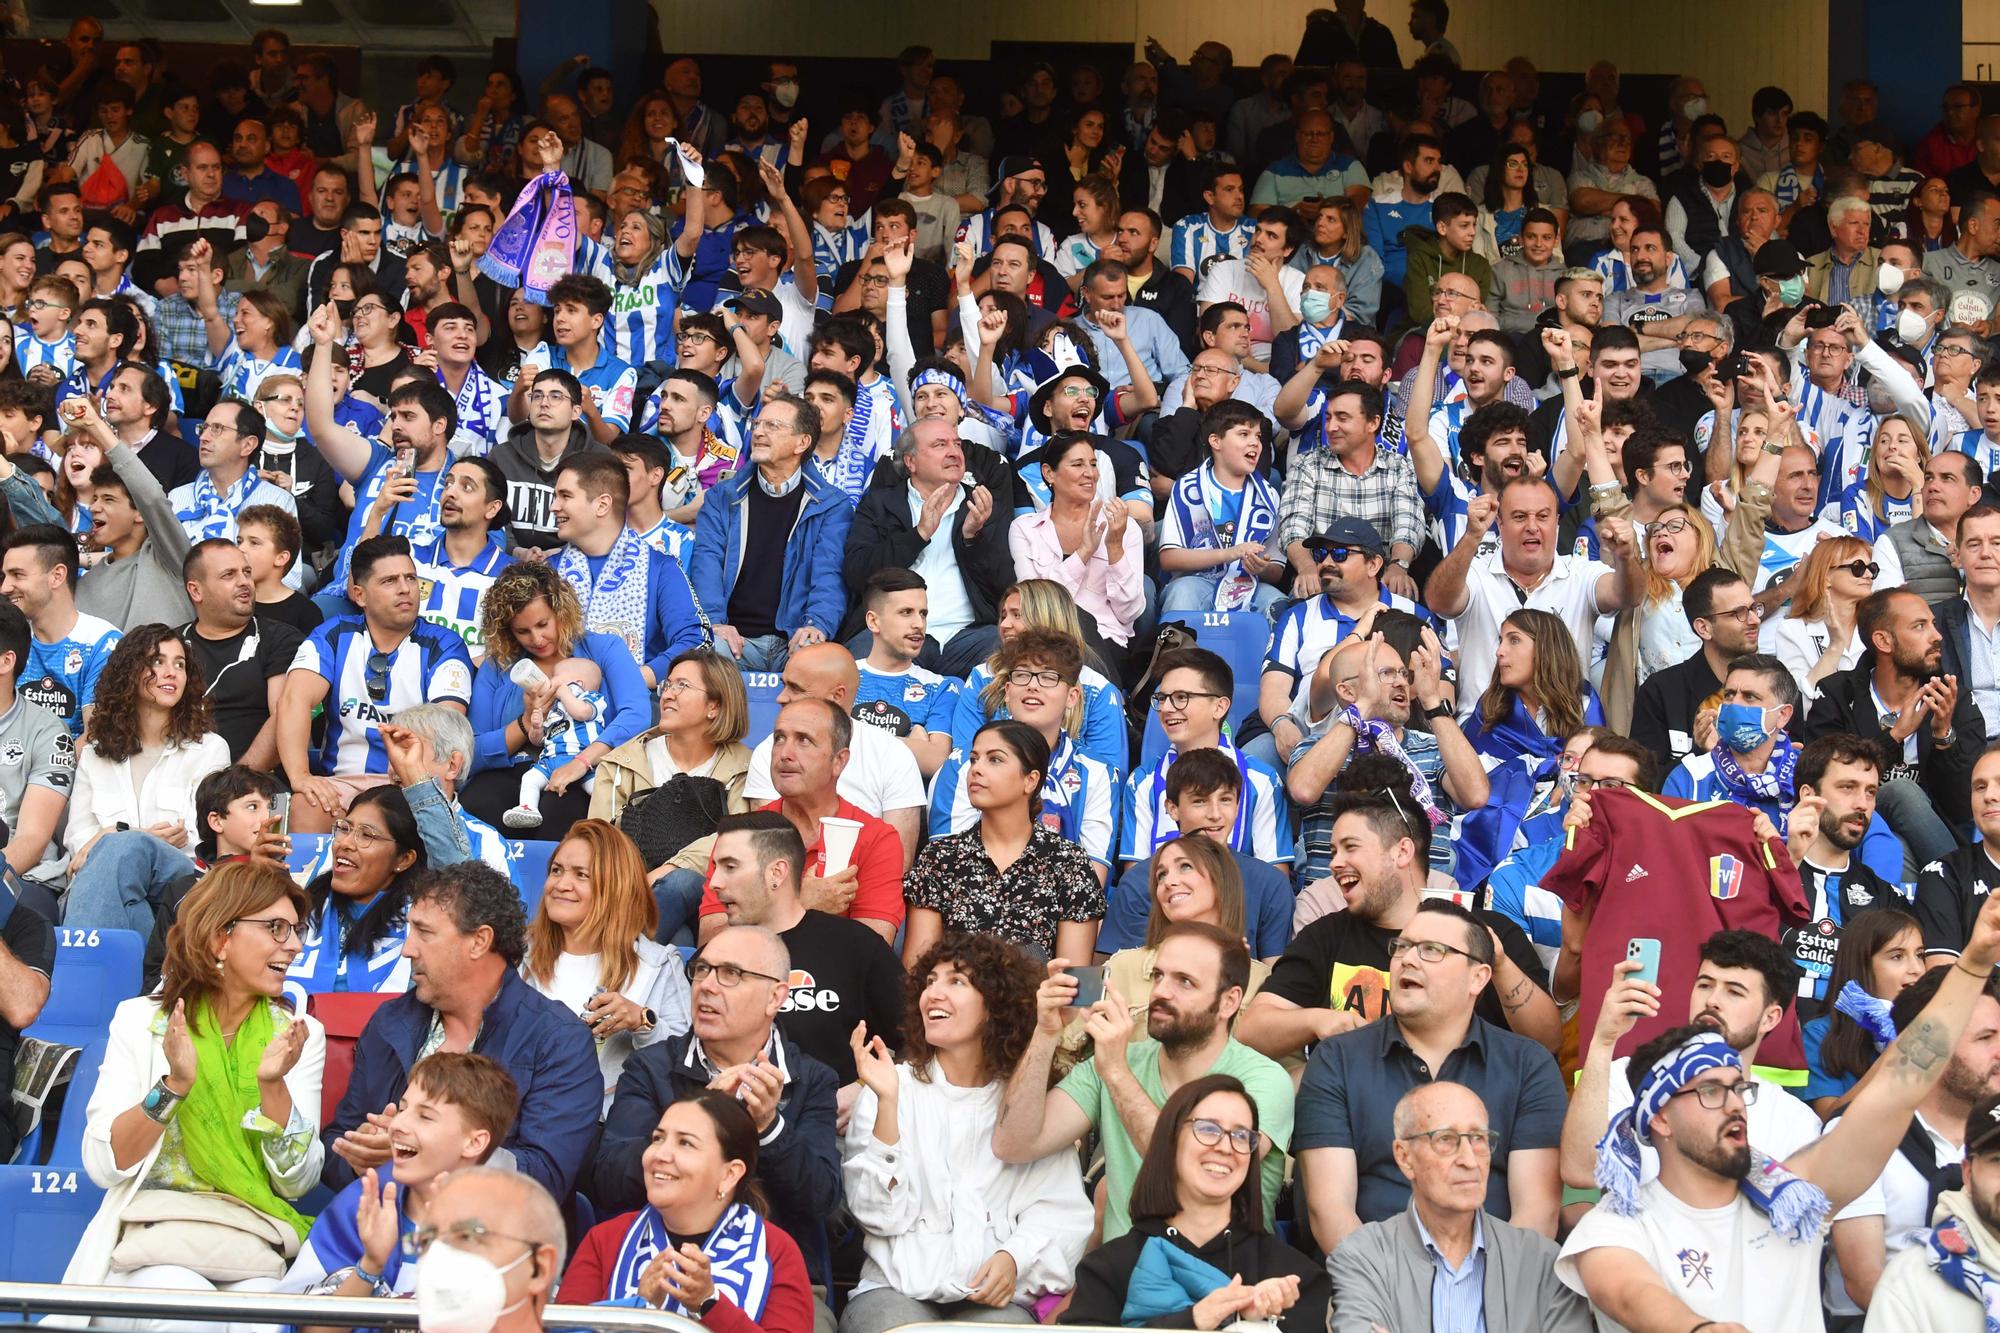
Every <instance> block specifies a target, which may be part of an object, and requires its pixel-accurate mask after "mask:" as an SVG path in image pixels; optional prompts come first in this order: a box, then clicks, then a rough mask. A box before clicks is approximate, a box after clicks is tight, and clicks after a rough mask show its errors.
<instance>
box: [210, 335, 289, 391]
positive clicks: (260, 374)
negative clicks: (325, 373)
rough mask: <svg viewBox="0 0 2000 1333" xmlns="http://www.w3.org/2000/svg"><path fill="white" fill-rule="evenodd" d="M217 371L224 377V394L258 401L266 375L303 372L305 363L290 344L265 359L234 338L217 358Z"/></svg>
mask: <svg viewBox="0 0 2000 1333" xmlns="http://www.w3.org/2000/svg"><path fill="white" fill-rule="evenodd" d="M215 373H216V374H217V375H219V376H221V377H222V396H223V397H225V398H241V399H242V400H243V401H244V402H246V403H254V402H256V401H257V386H258V385H260V384H262V383H263V382H264V379H265V377H266V376H268V375H275V374H282V373H290V374H294V375H301V376H303V375H304V374H305V363H304V362H303V361H301V360H300V359H299V354H298V352H297V351H296V350H295V349H293V348H292V347H290V346H285V347H280V348H279V349H278V354H277V355H276V356H274V357H272V358H271V359H270V360H269V361H262V360H259V359H258V358H256V357H254V356H252V355H250V354H249V353H248V352H246V351H244V350H243V348H242V346H241V345H239V344H238V343H236V342H233V341H232V342H231V343H230V344H229V346H227V347H225V348H223V349H222V355H221V356H219V357H217V358H216V359H215Z"/></svg>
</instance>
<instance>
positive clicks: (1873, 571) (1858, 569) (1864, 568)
mask: <svg viewBox="0 0 2000 1333" xmlns="http://www.w3.org/2000/svg"><path fill="white" fill-rule="evenodd" d="M1834 568H1835V569H1844V570H1846V571H1847V572H1848V573H1850V574H1852V575H1853V576H1854V577H1855V578H1857V579H1863V578H1866V579H1873V578H1880V577H1881V575H1882V566H1880V565H1878V564H1876V563H1875V562H1874V561H1873V560H1849V561H1846V562H1844V563H1842V564H1838V565H1835V566H1834Z"/></svg>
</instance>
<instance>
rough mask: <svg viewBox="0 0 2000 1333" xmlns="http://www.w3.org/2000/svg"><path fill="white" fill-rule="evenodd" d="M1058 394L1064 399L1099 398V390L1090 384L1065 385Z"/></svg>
mask: <svg viewBox="0 0 2000 1333" xmlns="http://www.w3.org/2000/svg"><path fill="white" fill-rule="evenodd" d="M1056 392H1057V393H1058V394H1060V395H1061V396H1062V397H1064V398H1089V399H1092V400H1093V401H1094V400H1095V399H1096V398H1097V388H1096V386H1095V385H1090V384H1065V385H1063V386H1062V388H1060V389H1058V390H1057V391H1056Z"/></svg>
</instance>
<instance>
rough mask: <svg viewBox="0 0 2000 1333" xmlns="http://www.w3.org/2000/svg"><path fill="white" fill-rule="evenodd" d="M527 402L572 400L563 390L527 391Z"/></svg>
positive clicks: (552, 404) (565, 401) (552, 402)
mask: <svg viewBox="0 0 2000 1333" xmlns="http://www.w3.org/2000/svg"><path fill="white" fill-rule="evenodd" d="M682 341H686V339H685V338H683V339H682ZM528 401H529V402H530V403H535V404H538V405H539V404H546V405H548V406H554V405H555V404H557V403H567V402H570V401H572V399H571V398H570V396H569V392H568V391H567V390H564V389H530V390H528Z"/></svg>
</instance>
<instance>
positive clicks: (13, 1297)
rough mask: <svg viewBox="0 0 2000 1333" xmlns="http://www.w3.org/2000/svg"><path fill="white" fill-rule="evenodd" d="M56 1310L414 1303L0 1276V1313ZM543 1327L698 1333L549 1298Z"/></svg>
mask: <svg viewBox="0 0 2000 1333" xmlns="http://www.w3.org/2000/svg"><path fill="white" fill-rule="evenodd" d="M45 1314H64V1315H82V1316H87V1317H92V1318H99V1317H102V1318H110V1319H118V1318H120V1317H121V1316H122V1317H124V1318H128V1319H182V1320H187V1321H189V1322H192V1323H204V1324H218V1323H237V1324H319V1325H326V1326H332V1327H336V1328H411V1329H413V1328H415V1327H417V1303H416V1302H415V1301H409V1300H384V1299H381V1298H379V1297H374V1296H293V1295H279V1294H277V1293H274V1292H245V1291H163V1290H159V1289H156V1288H152V1287H81V1286H62V1285H57V1284H55V1283H43V1282H0V1316H18V1317H24V1318H32V1317H34V1316H37V1315H45ZM542 1323H543V1325H544V1326H546V1327H548V1328H592V1329H602V1330H605V1333H662V1330H665V1331H667V1333H703V1330H702V1326H701V1325H700V1324H698V1323H696V1322H695V1321H694V1320H692V1319H686V1318H683V1317H682V1316H680V1315H676V1314H668V1313H666V1312H665V1311H663V1310H628V1309H624V1308H621V1307H619V1306H609V1305H551V1306H550V1307H549V1308H548V1309H546V1310H544V1311H543V1312H542Z"/></svg>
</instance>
